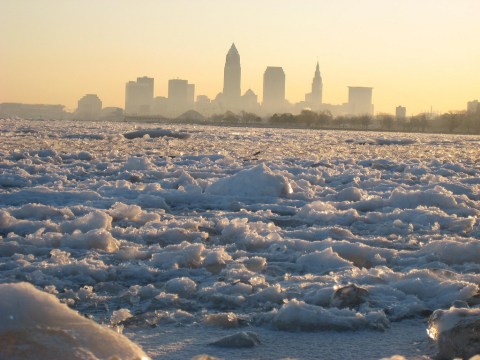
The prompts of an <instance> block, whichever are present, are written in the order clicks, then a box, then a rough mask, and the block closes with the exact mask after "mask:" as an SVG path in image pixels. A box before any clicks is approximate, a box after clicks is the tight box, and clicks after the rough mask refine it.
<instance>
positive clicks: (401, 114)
mask: <svg viewBox="0 0 480 360" xmlns="http://www.w3.org/2000/svg"><path fill="white" fill-rule="evenodd" d="M395 118H396V119H397V120H404V119H406V118H407V108H406V107H405V106H401V105H399V106H397V107H396V108H395Z"/></svg>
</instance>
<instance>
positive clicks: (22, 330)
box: [0, 283, 148, 360]
mask: <svg viewBox="0 0 480 360" xmlns="http://www.w3.org/2000/svg"><path fill="white" fill-rule="evenodd" d="M0 339H1V340H0V343H1V344H2V346H0V357H1V358H2V359H58V360H60V359H67V358H68V359H74V360H85V359H113V358H118V359H148V357H147V355H146V354H145V353H144V352H143V351H142V350H141V349H140V347H139V346H137V345H136V344H134V343H133V342H131V341H130V340H129V339H127V338H126V337H125V336H123V335H120V334H118V333H116V332H114V331H112V330H110V329H108V328H106V327H103V326H100V325H99V324H97V323H95V322H94V321H92V320H90V319H87V318H85V317H83V316H80V315H79V314H78V313H76V312H75V311H73V310H71V309H69V308H68V307H67V306H66V305H64V304H61V303H60V302H59V301H58V300H57V298H55V296H53V295H51V294H47V293H44V292H41V291H39V290H37V289H36V288H34V287H33V286H32V285H30V284H28V283H17V284H1V285H0Z"/></svg>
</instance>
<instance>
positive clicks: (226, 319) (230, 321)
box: [203, 312, 240, 328]
mask: <svg viewBox="0 0 480 360" xmlns="http://www.w3.org/2000/svg"><path fill="white" fill-rule="evenodd" d="M203 322H204V323H205V324H207V325H212V326H220V327H223V328H236V327H239V326H240V319H239V318H238V317H237V315H235V314H234V313H233V312H229V313H218V314H207V315H204V316H203Z"/></svg>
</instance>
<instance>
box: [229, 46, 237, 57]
mask: <svg viewBox="0 0 480 360" xmlns="http://www.w3.org/2000/svg"><path fill="white" fill-rule="evenodd" d="M228 53H229V54H237V55H238V50H237V47H236V46H235V43H232V46H231V47H230V50H228Z"/></svg>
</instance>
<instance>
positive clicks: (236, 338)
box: [210, 331, 260, 349]
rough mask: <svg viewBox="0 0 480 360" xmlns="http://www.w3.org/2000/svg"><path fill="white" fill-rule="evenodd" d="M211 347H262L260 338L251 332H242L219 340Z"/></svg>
mask: <svg viewBox="0 0 480 360" xmlns="http://www.w3.org/2000/svg"><path fill="white" fill-rule="evenodd" d="M210 345H213V346H218V347H226V348H236V349H237V348H251V347H254V346H257V345H260V338H259V336H258V335H257V334H256V333H254V332H251V331H242V332H239V333H235V334H233V335H229V336H225V337H223V338H221V339H218V340H216V341H214V342H212V343H210Z"/></svg>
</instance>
